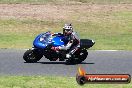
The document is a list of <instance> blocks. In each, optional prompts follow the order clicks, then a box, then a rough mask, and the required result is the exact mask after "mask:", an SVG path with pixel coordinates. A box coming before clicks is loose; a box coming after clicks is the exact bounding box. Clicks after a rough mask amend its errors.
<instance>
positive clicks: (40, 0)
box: [0, 0, 132, 4]
mask: <svg viewBox="0 0 132 88" xmlns="http://www.w3.org/2000/svg"><path fill="white" fill-rule="evenodd" d="M0 3H12V4H13V3H19V4H20V3H31V4H46V3H54V4H64V3H65V4H67V3H68V4H73V3H95V4H106V3H107V4H108V3H109V4H119V3H132V1H131V0H0Z"/></svg>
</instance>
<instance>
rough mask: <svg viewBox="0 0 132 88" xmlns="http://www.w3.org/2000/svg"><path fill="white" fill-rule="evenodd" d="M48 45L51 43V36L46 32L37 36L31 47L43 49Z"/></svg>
mask: <svg viewBox="0 0 132 88" xmlns="http://www.w3.org/2000/svg"><path fill="white" fill-rule="evenodd" d="M50 43H51V34H50V33H49V32H46V33H42V34H39V35H38V36H37V37H36V38H35V40H34V42H33V45H34V47H35V48H45V47H46V46H47V45H49V44H50Z"/></svg>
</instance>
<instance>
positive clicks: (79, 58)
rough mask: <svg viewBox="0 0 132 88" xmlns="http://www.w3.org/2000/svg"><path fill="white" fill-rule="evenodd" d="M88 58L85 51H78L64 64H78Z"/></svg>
mask: <svg viewBox="0 0 132 88" xmlns="http://www.w3.org/2000/svg"><path fill="white" fill-rule="evenodd" d="M87 56H88V52H87V50H86V49H82V50H80V52H79V53H75V55H74V56H73V57H72V58H70V59H68V60H67V61H66V62H67V64H80V63H81V62H82V61H84V60H85V59H86V58H87Z"/></svg>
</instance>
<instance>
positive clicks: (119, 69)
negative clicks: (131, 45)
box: [0, 49, 132, 76]
mask: <svg viewBox="0 0 132 88" xmlns="http://www.w3.org/2000/svg"><path fill="white" fill-rule="evenodd" d="M25 51H26V50H15V49H13V50H12V49H0V75H24V76H29V75H57V76H75V75H76V73H77V69H78V65H66V64H65V62H59V61H57V62H50V61H49V60H47V59H46V58H44V57H43V58H42V59H41V60H40V61H39V62H37V63H25V61H24V60H23V58H22V56H23V53H24V52H25ZM79 65H81V66H82V67H83V68H84V69H85V70H86V72H87V73H89V74H91V73H92V74H96V73H99V74H105V73H106V74H118V73H119V74H130V75H132V51H94V50H89V56H88V57H87V59H86V60H85V61H84V62H83V63H81V64H79Z"/></svg>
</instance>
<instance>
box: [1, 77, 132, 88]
mask: <svg viewBox="0 0 132 88" xmlns="http://www.w3.org/2000/svg"><path fill="white" fill-rule="evenodd" d="M113 87H114V88H131V87H132V83H130V84H85V85H84V86H80V85H78V84H77V82H76V78H75V77H55V76H0V88H113Z"/></svg>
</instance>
